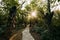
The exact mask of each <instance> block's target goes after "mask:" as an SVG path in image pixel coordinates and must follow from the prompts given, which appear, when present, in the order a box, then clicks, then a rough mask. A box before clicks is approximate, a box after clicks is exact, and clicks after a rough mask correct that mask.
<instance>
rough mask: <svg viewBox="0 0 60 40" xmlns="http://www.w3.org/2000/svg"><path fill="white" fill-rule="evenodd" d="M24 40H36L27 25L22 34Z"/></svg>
mask: <svg viewBox="0 0 60 40" xmlns="http://www.w3.org/2000/svg"><path fill="white" fill-rule="evenodd" d="M22 40H34V38H33V37H32V35H31V34H30V32H29V25H27V27H26V28H25V29H24V31H23V32H22Z"/></svg>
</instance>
